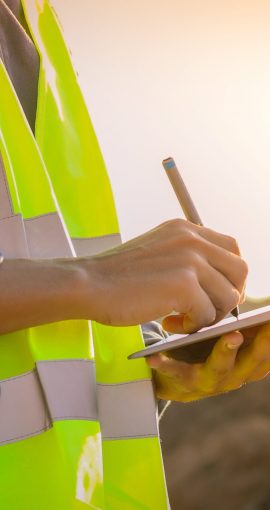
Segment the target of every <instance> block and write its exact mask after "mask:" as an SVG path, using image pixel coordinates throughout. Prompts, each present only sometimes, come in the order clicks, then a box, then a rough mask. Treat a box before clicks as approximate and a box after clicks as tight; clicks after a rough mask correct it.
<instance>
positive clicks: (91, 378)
mask: <svg viewBox="0 0 270 510" xmlns="http://www.w3.org/2000/svg"><path fill="white" fill-rule="evenodd" d="M37 371H38V375H39V378H40V382H41V385H42V388H43V391H44V395H45V398H46V401H47V405H48V409H49V412H50V416H51V419H52V420H53V421H55V420H74V419H79V420H96V419H97V404H96V382H95V381H96V380H95V365H94V362H93V361H91V360H81V359H77V360H76V359H73V360H54V361H38V362H37Z"/></svg>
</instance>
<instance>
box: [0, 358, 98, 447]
mask: <svg viewBox="0 0 270 510" xmlns="http://www.w3.org/2000/svg"><path fill="white" fill-rule="evenodd" d="M57 420H97V404H96V382H95V368H94V363H93V362H92V361H90V360H55V361H40V362H37V366H36V370H32V371H31V372H27V373H26V374H22V375H19V376H16V377H10V378H9V379H6V380H3V381H0V444H6V443H9V442H13V441H19V440H22V439H26V438H28V437H30V436H34V435H36V434H40V433H41V432H44V431H45V430H47V429H48V428H50V427H51V426H52V422H53V421H57Z"/></svg>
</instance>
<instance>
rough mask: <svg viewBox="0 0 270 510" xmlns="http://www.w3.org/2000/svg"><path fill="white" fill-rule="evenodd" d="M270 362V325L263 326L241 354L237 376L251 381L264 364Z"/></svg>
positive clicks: (237, 364)
mask: <svg viewBox="0 0 270 510" xmlns="http://www.w3.org/2000/svg"><path fill="white" fill-rule="evenodd" d="M268 362H270V324H266V325H264V326H262V327H261V328H260V329H259V331H258V332H257V334H256V336H255V338H254V340H253V341H252V342H251V343H250V344H249V345H248V346H247V347H246V348H245V349H243V350H242V352H240V353H239V356H238V360H237V363H236V374H237V375H238V377H239V378H242V380H245V381H247V380H249V377H251V376H252V374H254V373H255V372H256V371H257V370H258V369H259V368H260V366H261V365H262V364H264V363H268Z"/></svg>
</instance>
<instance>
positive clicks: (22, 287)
mask: <svg viewBox="0 0 270 510" xmlns="http://www.w3.org/2000/svg"><path fill="white" fill-rule="evenodd" d="M82 280H83V275H82V272H81V269H80V265H79V263H78V262H77V260H76V259H52V260H27V259H12V260H8V259H6V260H5V261H4V262H3V264H2V265H1V267H0V334H4V333H8V332H11V331H16V330H18V329H24V328H28V327H32V326H38V325H41V324H46V323H49V322H57V321H61V320H66V319H75V318H82V317H81V300H80V294H81V283H82ZM88 309H89V313H90V314H91V304H90V303H89V308H88Z"/></svg>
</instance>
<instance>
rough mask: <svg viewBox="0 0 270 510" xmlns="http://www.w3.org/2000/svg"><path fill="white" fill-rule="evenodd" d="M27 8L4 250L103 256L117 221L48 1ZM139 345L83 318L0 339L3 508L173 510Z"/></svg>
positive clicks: (2, 209) (131, 335) (30, 1)
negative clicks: (30, 56) (22, 91)
mask: <svg viewBox="0 0 270 510" xmlns="http://www.w3.org/2000/svg"><path fill="white" fill-rule="evenodd" d="M23 6H24V11H25V16H26V19H27V22H28V25H29V28H30V30H31V34H32V37H33V40H34V42H35V44H36V47H37V49H38V51H39V54H40V60H41V62H40V76H39V90H38V105H37V118H36V129H35V138H34V136H33V134H32V132H31V130H30V128H29V125H28V122H27V120H26V118H25V115H24V113H23V110H22V108H21V105H20V103H19V100H18V98H17V95H16V93H15V90H14V88H13V86H12V84H11V81H10V79H9V77H8V74H7V72H6V70H5V67H4V65H3V62H1V65H0V91H1V101H0V127H1V142H0V149H1V165H0V249H1V251H3V253H4V254H5V256H6V257H9V258H16V257H19V258H27V257H31V258H55V257H73V256H81V255H89V254H93V253H96V252H99V251H103V250H104V249H106V248H108V247H112V246H114V245H116V244H118V243H119V242H120V235H119V229H118V222H117V217H116V213H115V208H114V202H113V197H112V192H111V187H110V184H109V180H108V177H107V173H106V169H105V166H104V162H103V159H102V156H101V152H100V149H99V146H98V142H97V140H96V137H95V133H94V131H93V127H92V125H91V121H90V118H89V114H88V111H87V108H86V106H85V102H84V100H83V97H82V94H81V91H80V89H79V86H78V82H77V78H76V73H75V72H74V69H73V66H72V62H71V57H70V54H69V51H68V49H67V47H66V45H65V42H64V39H63V34H62V29H61V26H60V23H59V20H58V19H57V16H56V14H55V12H54V10H53V8H52V7H51V5H50V3H49V2H48V1H47V0H25V1H24V2H23ZM2 267H3V266H2ZM2 267H0V273H1V270H2ZM0 277H1V274H0ZM14 313H16V310H14ZM142 346H143V340H142V335H141V330H140V328H139V327H128V328H127V327H125V328H118V327H117V328H116V327H109V326H104V325H101V324H97V323H92V324H91V323H90V322H88V321H82V320H72V321H63V322H58V323H53V324H46V325H42V326H39V327H35V328H30V329H27V330H21V331H17V332H14V333H10V334H5V335H1V337H0V379H1V380H0V508H1V509H3V510H16V509H18V510H37V509H38V510H80V509H83V508H92V509H106V510H107V509H108V510H133V509H138V510H139V509H140V510H165V509H167V508H168V506H169V505H168V500H167V492H166V487H165V481H164V472H163V464H162V458H161V453H160V444H159V438H158V427H157V422H156V405H155V398H154V393H153V388H152V383H151V373H150V370H149V368H148V367H147V365H146V363H145V362H144V360H136V361H128V360H127V355H128V354H129V353H130V352H132V351H135V350H137V349H140V348H142Z"/></svg>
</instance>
